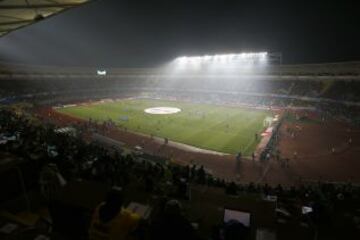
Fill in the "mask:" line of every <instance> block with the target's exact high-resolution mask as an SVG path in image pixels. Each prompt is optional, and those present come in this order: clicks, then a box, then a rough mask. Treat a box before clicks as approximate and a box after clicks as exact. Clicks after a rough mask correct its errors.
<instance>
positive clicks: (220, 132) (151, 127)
mask: <svg viewBox="0 0 360 240" xmlns="http://www.w3.org/2000/svg"><path fill="white" fill-rule="evenodd" d="M152 107H176V108H180V109H181V112H178V113H175V114H166V115H160V114H159V115H156V114H149V113H145V112H144V110H145V109H147V108H152ZM57 111H59V112H61V113H65V114H68V115H71V116H75V117H78V118H82V119H86V120H88V119H89V118H92V119H93V120H98V121H103V120H109V119H112V121H114V122H116V124H117V125H118V126H119V127H126V128H127V129H128V130H129V131H134V132H139V133H142V134H153V135H154V136H158V137H163V138H165V137H167V138H168V139H169V140H172V141H176V142H180V143H185V144H188V145H193V146H196V147H199V148H203V149H209V150H214V151H218V152H224V153H232V154H235V153H238V152H239V151H241V152H242V153H243V155H250V154H251V153H252V152H253V151H254V150H255V148H256V145H257V144H258V141H255V133H256V132H258V133H260V132H261V131H262V129H263V128H264V126H263V124H264V119H265V118H266V117H268V116H272V114H271V113H270V112H268V111H263V110H251V109H244V108H238V107H225V106H215V105H207V104H195V103H188V102H174V101H164V100H153V99H126V100H121V101H116V102H107V103H96V104H93V105H81V106H73V107H66V108H60V109H57Z"/></svg>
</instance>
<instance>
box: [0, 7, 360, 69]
mask: <svg viewBox="0 0 360 240" xmlns="http://www.w3.org/2000/svg"><path fill="white" fill-rule="evenodd" d="M356 2H357V1H330V0H328V1H322V0H313V1H293V0H288V1H271V0H268V1H252V0H247V1H240V0H239V1H226V0H222V1H221V0H203V1H201V0H198V1H197V0H190V1H187V0H163V1H159V0H146V1H139V0H128V1H122V0H97V1H95V2H92V3H89V4H86V5H83V6H81V7H78V8H74V9H71V10H69V11H66V12H64V13H62V14H59V15H57V16H55V17H52V18H49V19H46V20H44V21H42V22H39V23H37V24H34V25H32V26H29V27H25V28H23V29H21V30H18V31H15V32H12V33H10V34H9V35H7V36H5V37H3V38H0V60H2V61H4V60H5V61H11V62H25V63H31V64H44V65H68V66H73V65H75V66H102V67H156V66H158V65H160V64H163V63H166V62H168V61H170V60H172V59H173V58H175V57H177V56H182V55H203V54H216V53H219V54H221V53H238V52H244V51H268V52H282V53H283V56H284V63H288V64H293V63H313V62H315V63H317V62H332V61H346V60H360V10H359V9H360V8H359V4H357V5H355V3H356Z"/></svg>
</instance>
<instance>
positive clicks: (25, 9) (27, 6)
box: [0, 0, 91, 37]
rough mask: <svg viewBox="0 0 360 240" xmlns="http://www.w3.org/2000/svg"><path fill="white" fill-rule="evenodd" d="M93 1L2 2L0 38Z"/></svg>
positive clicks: (43, 0)
mask: <svg viewBox="0 0 360 240" xmlns="http://www.w3.org/2000/svg"><path fill="white" fill-rule="evenodd" d="M89 1H91V0H0V37H2V36H4V35H6V34H8V33H9V32H11V31H13V30H16V29H19V28H22V27H24V26H27V25H30V24H33V23H35V22H38V21H40V20H43V19H45V18H47V17H50V16H53V15H54V14H58V13H60V12H62V11H64V10H67V9H70V8H73V7H76V6H79V5H81V4H84V3H86V2H89Z"/></svg>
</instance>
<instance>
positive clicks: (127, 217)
mask: <svg viewBox="0 0 360 240" xmlns="http://www.w3.org/2000/svg"><path fill="white" fill-rule="evenodd" d="M122 203H123V197H122V193H121V190H120V189H115V188H113V189H112V190H111V191H110V192H109V193H108V196H107V198H106V201H105V202H102V203H101V204H99V206H98V207H97V208H96V209H95V211H94V214H93V217H92V221H91V225H90V230H89V239H90V240H115V239H116V240H130V239H134V234H133V233H134V231H135V230H136V227H137V225H138V223H139V221H140V216H139V215H138V214H136V213H133V212H131V211H129V210H127V209H123V208H122Z"/></svg>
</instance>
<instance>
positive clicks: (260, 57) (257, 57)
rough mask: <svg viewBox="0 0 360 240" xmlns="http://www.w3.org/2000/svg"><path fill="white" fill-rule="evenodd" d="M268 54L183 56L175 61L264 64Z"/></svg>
mask: <svg viewBox="0 0 360 240" xmlns="http://www.w3.org/2000/svg"><path fill="white" fill-rule="evenodd" d="M267 55H268V53H267V52H254V53H252V52H249V53H237V54H235V53H230V54H216V55H212V56H211V55H204V56H191V57H188V56H183V57H178V58H176V59H175V62H178V63H182V64H184V63H194V62H197V63H204V62H209V61H211V60H213V61H215V62H220V63H225V62H231V61H239V62H242V63H244V62H247V61H259V62H264V61H265V60H266V58H267Z"/></svg>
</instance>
